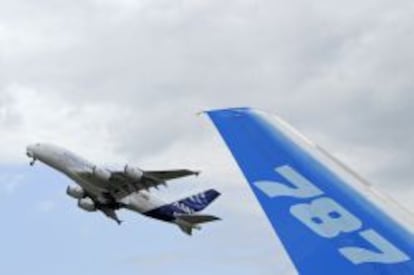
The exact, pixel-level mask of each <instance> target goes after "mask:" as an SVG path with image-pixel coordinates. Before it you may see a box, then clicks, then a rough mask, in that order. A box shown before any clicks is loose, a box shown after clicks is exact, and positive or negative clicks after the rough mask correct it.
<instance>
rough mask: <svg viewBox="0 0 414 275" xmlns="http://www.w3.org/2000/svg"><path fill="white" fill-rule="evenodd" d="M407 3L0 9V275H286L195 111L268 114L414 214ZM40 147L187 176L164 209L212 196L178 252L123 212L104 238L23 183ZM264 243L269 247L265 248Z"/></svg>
mask: <svg viewBox="0 0 414 275" xmlns="http://www.w3.org/2000/svg"><path fill="white" fill-rule="evenodd" d="M413 48H414V4H413V2H412V1H408V0H393V1H388V0H365V1H356V0H349V1H342V2H340V1H332V0H317V1H306V0H302V1H299V0H290V1H282V0H274V1H265V0H229V1H219V0H210V1H204V0H137V1H135V0H101V1H99V0H78V1H50V0H42V1H29V0H14V1H7V0H1V1H0V133H1V138H0V172H1V174H0V214H1V216H2V226H1V228H2V229H0V242H1V246H0V273H1V274H43V275H45V274H56V273H58V274H98V273H99V274H113V273H114V272H122V273H123V274H138V273H144V272H146V273H148V272H150V273H151V274H165V273H166V272H168V273H169V274H183V273H184V274H187V273H189V272H191V273H195V274H211V273H213V272H214V273H216V274H224V273H228V272H237V273H238V274H283V272H285V273H286V274H289V273H291V272H292V269H291V268H290V266H289V264H288V263H283V262H284V261H283V257H284V256H283V251H282V250H281V249H280V248H279V247H278V245H277V243H276V241H274V242H273V240H274V239H273V232H272V230H271V229H270V226H269V225H268V224H267V221H266V220H265V218H264V215H263V214H262V212H261V210H260V209H259V207H258V205H257V203H256V201H255V199H254V198H253V196H252V195H251V194H250V192H249V190H248V188H247V185H246V184H245V181H244V179H243V178H242V177H241V175H240V172H239V171H238V169H237V167H236V165H235V164H234V161H233V160H232V158H231V157H230V154H229V153H228V152H227V150H226V148H225V147H224V144H223V143H222V142H221V140H220V139H219V137H218V135H217V133H216V132H215V129H214V128H213V127H212V126H211V125H210V123H209V121H208V120H207V119H206V118H205V117H203V116H197V115H196V114H197V113H198V112H199V111H202V110H206V109H210V108H218V107H230V106H253V107H256V108H260V109H263V110H266V111H270V112H273V113H276V114H278V115H280V116H282V117H284V118H285V119H286V120H287V121H289V122H290V123H291V124H293V125H294V126H295V127H297V128H298V129H299V130H301V131H302V132H304V133H305V135H307V136H309V137H310V138H311V139H313V140H315V141H316V142H317V143H319V144H320V145H322V146H323V147H325V148H327V149H328V150H329V151H330V152H332V153H333V154H334V155H335V156H337V157H339V158H340V159H342V160H343V161H344V162H345V163H347V164H348V165H349V166H351V167H353V168H354V169H355V170H357V171H358V172H359V173H360V174H362V175H363V176H364V177H366V178H368V179H369V181H371V182H372V183H374V184H375V185H377V186H378V187H379V188H380V189H383V191H385V192H387V193H388V194H390V195H391V196H393V197H394V198H395V199H396V200H398V201H399V202H400V203H401V204H402V205H404V206H405V207H407V208H409V209H411V210H414V202H413V200H412V198H413V196H414V183H413V182H412V179H413V178H414V172H413V169H412V165H413V162H414V157H413V153H414V139H413V135H414V127H413V122H412V118H413V117H414V111H413V109H414V84H413V83H414V82H413V72H414V51H413V50H412V49H413ZM37 141H46V142H52V143H56V144H59V145H63V146H65V147H67V148H69V149H71V150H73V151H75V152H78V153H80V154H82V155H84V156H85V157H88V158H89V159H91V160H92V161H95V162H97V163H102V164H111V165H113V164H119V165H120V166H121V165H123V164H125V163H131V164H134V165H138V166H140V167H143V168H151V169H162V168H177V167H189V168H194V169H201V170H203V171H204V173H203V176H202V177H200V178H198V179H187V180H185V181H183V182H180V181H179V182H174V183H173V184H172V185H173V186H171V187H170V189H168V190H163V191H161V192H158V193H159V194H158V195H160V196H162V197H165V198H166V199H173V198H178V197H181V196H182V195H184V194H189V193H192V192H197V191H200V190H202V189H204V188H210V187H215V188H217V189H219V190H220V191H222V192H223V193H224V195H223V197H222V198H221V199H220V200H219V201H218V202H217V203H215V204H214V205H213V206H212V207H211V208H209V210H208V211H209V213H212V214H217V215H220V216H222V217H223V222H221V223H217V224H212V225H209V226H206V227H205V228H204V230H203V231H202V232H198V233H197V234H196V235H195V236H194V237H193V238H187V237H186V236H182V234H181V233H180V232H179V231H178V230H177V229H176V228H173V227H171V226H169V225H165V224H162V223H159V222H156V221H150V220H148V219H145V218H142V217H139V216H137V215H136V214H134V213H127V212H123V213H122V216H123V218H124V219H125V220H126V221H127V223H126V224H125V226H123V227H121V228H118V227H117V226H116V225H115V224H114V223H112V222H111V221H109V220H106V219H104V218H103V217H102V216H101V215H100V214H89V213H84V212H82V211H81V210H79V209H77V208H76V206H75V202H74V201H73V200H71V199H70V198H68V197H66V195H65V189H66V186H67V185H68V184H69V183H70V182H69V180H67V179H65V178H64V177H62V176H60V175H58V174H57V173H55V172H54V171H52V170H50V169H47V168H46V167H44V166H37V167H35V168H30V167H28V165H27V163H28V160H27V159H26V158H25V156H24V150H25V146H26V145H27V144H29V143H32V142H37ZM270 240H272V241H270Z"/></svg>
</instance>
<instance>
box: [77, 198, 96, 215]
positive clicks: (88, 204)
mask: <svg viewBox="0 0 414 275" xmlns="http://www.w3.org/2000/svg"><path fill="white" fill-rule="evenodd" d="M78 206H79V208H81V209H83V210H85V211H87V212H94V211H96V205H95V202H94V201H93V200H92V199H91V198H89V197H87V198H83V199H80V200H79V201H78Z"/></svg>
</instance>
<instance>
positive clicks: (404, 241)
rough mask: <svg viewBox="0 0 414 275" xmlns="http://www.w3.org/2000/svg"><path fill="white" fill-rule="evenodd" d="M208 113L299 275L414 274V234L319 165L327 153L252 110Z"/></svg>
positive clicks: (341, 178)
mask: <svg viewBox="0 0 414 275" xmlns="http://www.w3.org/2000/svg"><path fill="white" fill-rule="evenodd" d="M208 115H209V116H210V118H211V119H212V121H213V122H214V124H215V125H216V127H217V129H218V130H219V132H220V134H221V136H222V137H223V139H224V140H225V142H226V144H227V146H228V147H229V149H230V150H231V152H232V153H233V156H234V158H235V159H236V161H237V163H238V164H239V166H240V168H241V170H242V171H243V173H244V175H245V177H246V179H247V181H248V182H249V185H250V187H251V188H252V190H253V192H254V193H255V195H256V197H257V199H258V201H259V202H260V204H261V206H262V207H263V209H264V211H265V212H266V215H267V217H268V218H269V220H270V222H271V223H272V226H273V228H274V230H275V231H276V233H277V234H278V235H279V237H280V239H281V241H282V243H283V245H284V248H285V249H286V251H287V252H288V253H289V256H290V258H291V259H292V261H293V263H294V265H295V267H296V268H297V271H298V273H299V274H301V275H325V274H326V275H328V274H329V275H331V274H336V275H350V274H353V275H374V274H375V275H379V274H382V275H385V274H387V275H389V274H396V275H397V274H398V275H402V274H405V275H409V274H411V275H412V274H414V260H413V259H414V235H413V233H412V231H409V230H407V228H406V227H405V226H403V225H402V224H401V223H399V222H396V220H394V219H393V217H391V216H389V215H388V214H386V213H384V211H382V210H381V209H380V208H378V207H377V206H376V205H375V204H373V203H372V201H371V200H368V199H367V197H366V196H367V194H364V193H363V192H361V190H358V189H357V186H356V185H355V186H354V185H352V184H351V182H350V181H348V179H346V178H344V177H342V176H341V174H340V173H339V171H335V170H333V169H332V167H330V166H329V165H328V163H324V161H323V159H318V158H317V157H316V156H315V155H314V154H313V153H315V152H319V151H321V150H320V148H319V147H317V146H316V145H315V144H313V143H311V142H310V141H308V140H307V139H306V138H304V137H303V136H301V135H300V134H298V133H297V132H296V131H294V130H293V129H291V128H290V127H289V126H288V125H287V124H286V123H284V122H283V121H281V120H279V119H270V117H269V116H267V115H266V114H263V113H261V112H257V111H255V110H252V109H249V108H237V109H225V110H217V111H211V112H208ZM318 149H319V151H318ZM358 186H359V185H358Z"/></svg>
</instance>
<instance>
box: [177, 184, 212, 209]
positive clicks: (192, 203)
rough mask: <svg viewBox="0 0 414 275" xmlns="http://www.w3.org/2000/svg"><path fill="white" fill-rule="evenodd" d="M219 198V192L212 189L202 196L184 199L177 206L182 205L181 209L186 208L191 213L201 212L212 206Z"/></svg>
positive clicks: (201, 194)
mask: <svg viewBox="0 0 414 275" xmlns="http://www.w3.org/2000/svg"><path fill="white" fill-rule="evenodd" d="M218 196H220V193H219V192H217V191H216V190H214V189H210V190H207V191H204V192H202V193H200V194H197V195H193V196H191V197H188V198H185V199H182V200H180V201H178V202H177V204H178V205H180V206H181V208H183V206H184V208H188V209H190V210H191V212H200V211H203V210H204V209H205V208H206V207H207V206H208V205H210V204H211V203H212V202H213V201H214V200H215V199H216V198H217V197H218Z"/></svg>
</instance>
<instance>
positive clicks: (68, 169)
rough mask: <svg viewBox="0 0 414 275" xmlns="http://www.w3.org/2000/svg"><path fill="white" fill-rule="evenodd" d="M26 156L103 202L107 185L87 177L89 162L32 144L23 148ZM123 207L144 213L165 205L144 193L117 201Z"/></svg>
mask: <svg viewBox="0 0 414 275" xmlns="http://www.w3.org/2000/svg"><path fill="white" fill-rule="evenodd" d="M27 155H28V156H29V157H31V158H33V159H34V160H39V161H41V162H42V163H44V164H46V165H48V166H50V167H52V168H54V169H56V170H58V171H59V172H62V173H64V174H65V175H66V176H68V177H69V178H71V179H72V180H73V181H75V182H76V183H77V184H78V185H79V186H81V187H82V188H83V189H84V190H85V191H86V192H87V194H88V195H90V196H91V197H93V199H94V200H96V201H98V202H100V203H106V200H107V198H106V196H105V195H104V194H105V193H107V192H108V188H109V184H110V183H109V182H107V181H102V180H98V179H96V178H93V177H90V176H88V175H91V174H92V173H93V169H94V167H96V165H94V164H93V163H91V162H89V161H88V160H85V159H84V158H82V157H80V156H77V155H75V154H74V153H72V152H70V151H68V150H66V149H63V148H60V147H57V146H54V145H50V144H36V145H31V146H29V147H28V148H27ZM117 202H118V203H122V204H123V205H124V206H125V208H127V209H130V210H133V211H136V212H139V213H146V212H149V211H151V210H153V209H156V208H158V207H161V206H163V205H165V202H164V201H162V200H160V199H158V198H157V197H155V196H154V195H152V194H150V193H149V192H148V191H145V190H143V191H139V192H133V193H131V194H129V195H127V196H125V197H123V198H120V199H118V201H117Z"/></svg>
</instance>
